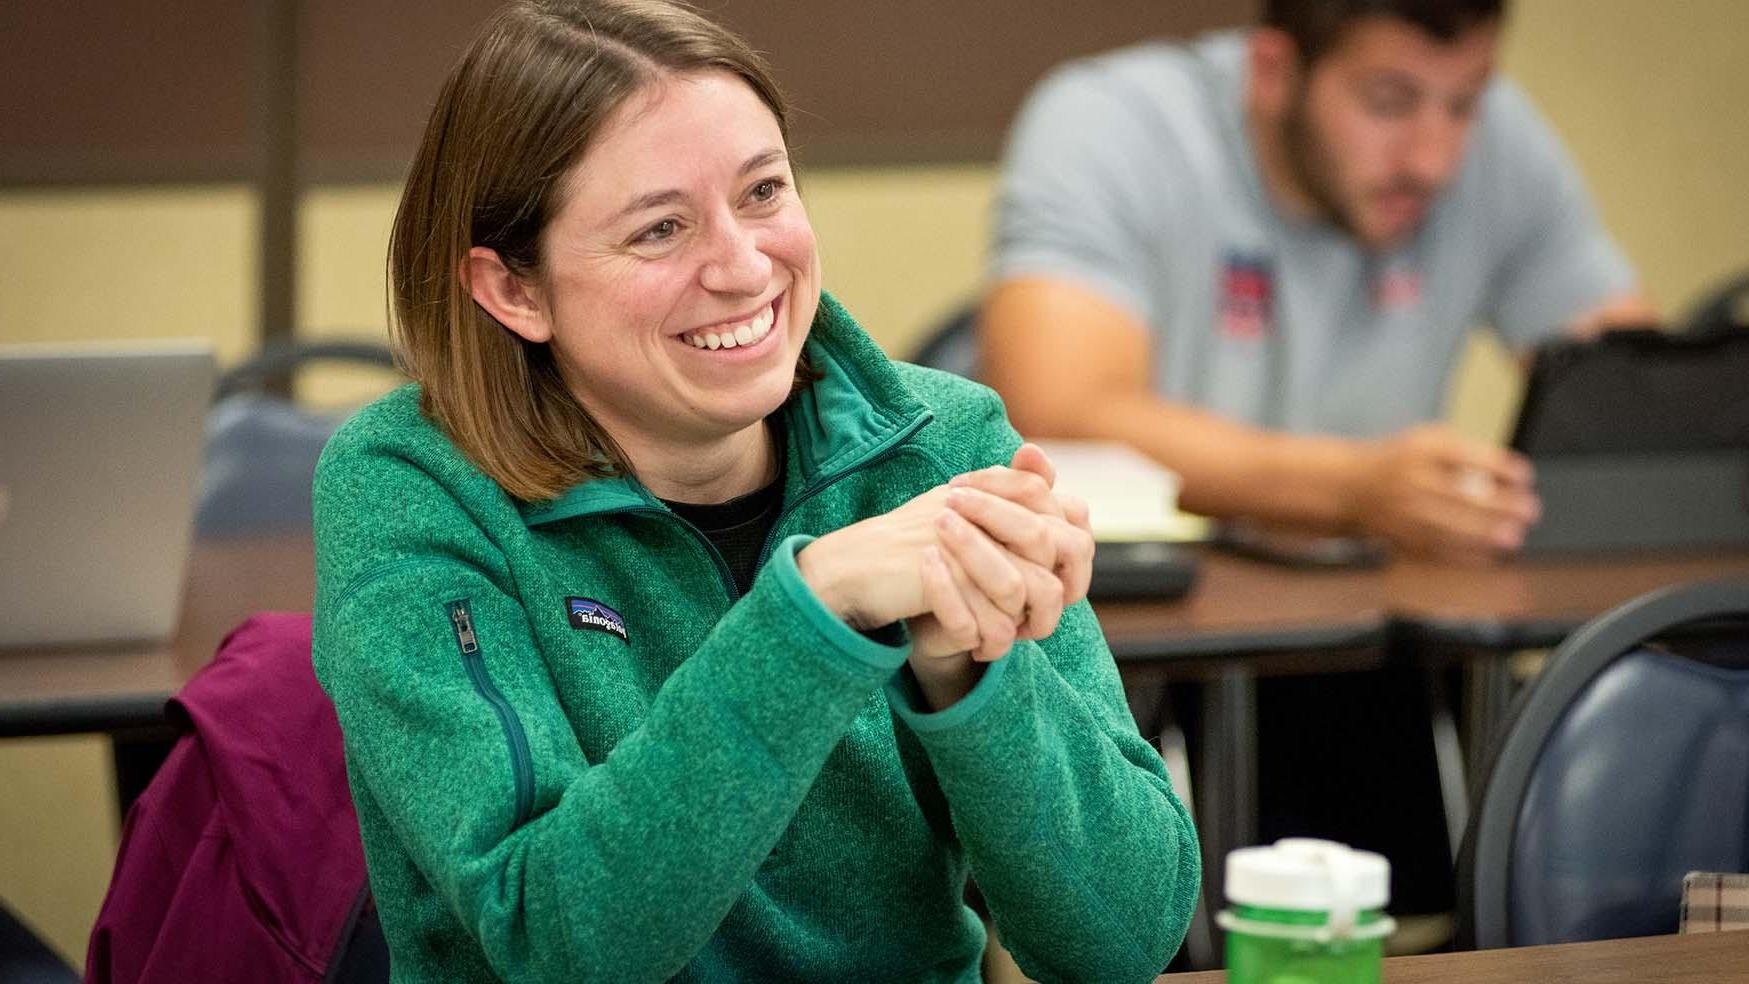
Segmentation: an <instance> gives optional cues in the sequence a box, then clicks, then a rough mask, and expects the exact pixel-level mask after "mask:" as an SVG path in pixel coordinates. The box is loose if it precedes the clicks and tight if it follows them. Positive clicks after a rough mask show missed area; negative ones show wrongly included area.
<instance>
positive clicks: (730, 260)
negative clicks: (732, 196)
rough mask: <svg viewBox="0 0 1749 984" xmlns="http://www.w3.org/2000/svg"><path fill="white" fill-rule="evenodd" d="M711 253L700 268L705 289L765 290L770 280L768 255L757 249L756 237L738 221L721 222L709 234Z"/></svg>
mask: <svg viewBox="0 0 1749 984" xmlns="http://www.w3.org/2000/svg"><path fill="white" fill-rule="evenodd" d="M709 248H710V253H709V255H708V256H707V257H706V258H705V262H704V267H703V269H701V270H700V271H699V282H700V283H701V284H702V285H703V286H704V288H705V289H706V290H709V291H713V292H716V293H721V294H748V295H756V294H761V293H764V291H765V288H766V286H767V285H769V284H770V283H771V257H769V256H766V255H765V253H764V252H763V251H762V250H761V249H760V248H759V238H758V236H756V235H755V234H754V231H753V230H752V229H749V228H747V227H745V226H743V225H741V224H740V223H738V222H728V223H724V224H723V225H722V226H720V227H719V229H718V231H717V233H716V234H715V235H714V236H712V237H711V241H710V247H709Z"/></svg>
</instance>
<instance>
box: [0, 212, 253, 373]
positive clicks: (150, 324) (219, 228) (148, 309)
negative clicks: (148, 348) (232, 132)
mask: <svg viewBox="0 0 1749 984" xmlns="http://www.w3.org/2000/svg"><path fill="white" fill-rule="evenodd" d="M256 214H257V213H256V207H255V199H254V197H253V195H252V194H251V192H250V191H249V190H247V189H245V188H241V187H226V186H212V187H206V188H172V189H101V190H96V189H94V190H55V191H47V190H44V191H7V192H4V193H0V271H4V272H3V273H0V342H21V341H31V342H58V341H87V340H98V339H138V338H172V337H186V336H196V337H203V338H210V339H212V340H213V343H214V345H215V346H216V347H217V349H218V352H219V355H220V358H221V359H223V360H224V361H233V360H235V359H237V358H239V357H240V356H242V355H243V354H244V353H245V352H247V351H248V350H250V349H251V348H252V347H253V344H254V338H255V315H256V285H257V272H256V263H255V236H256Z"/></svg>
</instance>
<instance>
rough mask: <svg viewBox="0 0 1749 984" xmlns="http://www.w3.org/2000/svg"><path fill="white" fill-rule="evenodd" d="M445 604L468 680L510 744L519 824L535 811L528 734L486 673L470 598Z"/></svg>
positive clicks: (532, 764)
mask: <svg viewBox="0 0 1749 984" xmlns="http://www.w3.org/2000/svg"><path fill="white" fill-rule="evenodd" d="M444 607H445V608H446V609H447V610H448V611H449V624H450V627H451V628H452V629H454V630H455V642H456V648H457V649H459V650H461V655H462V665H463V666H465V667H466V668H467V671H468V679H469V680H471V681H473V684H474V690H475V691H476V692H478V693H479V695H480V696H481V697H483V698H485V700H486V703H487V704H490V705H491V706H492V710H493V711H494V712H496V713H497V715H498V724H499V725H500V726H501V727H503V729H504V737H505V739H506V740H507V741H509V743H510V768H511V774H512V776H513V777H514V779H515V784H516V820H515V823H513V824H512V826H515V827H520V826H522V825H523V824H524V823H527V822H528V818H529V815H530V814H532V813H533V812H534V756H533V755H531V754H530V753H529V750H528V734H527V733H526V732H524V731H523V730H522V720H521V719H520V718H518V717H517V716H516V708H514V707H511V706H510V702H509V701H508V700H505V699H504V694H503V692H502V691H500V690H499V689H498V687H497V685H496V684H494V683H493V682H492V677H491V676H490V675H488V674H487V672H486V659H485V655H484V654H483V653H482V652H481V651H480V637H479V636H478V635H477V634H476V633H475V631H474V615H473V612H472V610H471V609H470V608H469V606H468V602H467V600H466V599H462V600H459V601H452V602H449V603H448V604H446V605H445V606H444Z"/></svg>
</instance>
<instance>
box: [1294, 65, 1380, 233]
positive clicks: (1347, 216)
mask: <svg viewBox="0 0 1749 984" xmlns="http://www.w3.org/2000/svg"><path fill="white" fill-rule="evenodd" d="M1306 88H1307V87H1306V86H1304V85H1302V86H1300V89H1299V92H1297V93H1296V94H1295V95H1294V100H1293V108H1292V109H1290V110H1288V113H1287V116H1286V117H1284V118H1283V119H1282V122H1281V135H1282V147H1283V149H1285V150H1286V152H1287V166H1288V170H1289V171H1291V172H1292V174H1293V179H1294V181H1295V182H1297V183H1298V184H1299V186H1300V191H1301V192H1302V193H1304V194H1305V196H1306V197H1307V198H1309V199H1311V200H1312V206H1313V207H1314V208H1315V209H1317V211H1318V213H1319V214H1320V215H1321V216H1322V217H1324V218H1325V219H1328V220H1329V221H1330V222H1331V223H1333V224H1334V225H1335V226H1336V227H1337V228H1339V229H1341V230H1342V231H1343V232H1346V233H1348V234H1349V235H1350V236H1353V237H1355V238H1356V239H1359V238H1361V233H1360V229H1359V227H1358V226H1357V224H1356V223H1355V217H1354V215H1353V211H1352V209H1350V208H1349V207H1348V206H1347V205H1346V204H1344V203H1343V201H1342V196H1341V195H1339V194H1337V191H1336V166H1335V164H1334V162H1332V161H1331V160H1330V154H1329V152H1328V151H1327V149H1326V145H1325V143H1324V141H1322V140H1320V139H1319V138H1318V135H1317V134H1316V133H1314V132H1313V130H1312V121H1311V114H1310V113H1308V112H1307V111H1306Z"/></svg>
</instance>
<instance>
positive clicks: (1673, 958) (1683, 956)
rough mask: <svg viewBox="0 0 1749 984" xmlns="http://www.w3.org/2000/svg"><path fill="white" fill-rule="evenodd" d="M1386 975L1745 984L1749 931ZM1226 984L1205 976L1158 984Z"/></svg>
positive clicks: (1487, 955)
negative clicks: (1743, 983) (1219, 983)
mask: <svg viewBox="0 0 1749 984" xmlns="http://www.w3.org/2000/svg"><path fill="white" fill-rule="evenodd" d="M1384 969H1385V973H1384V984H1741V982H1749V932H1741V931H1740V932H1734V933H1696V934H1694V935H1691V936H1646V937H1641V938H1639V939H1632V940H1605V941H1603V942H1598V943H1565V944H1561V945H1559V946H1527V947H1519V948H1516V949H1509V950H1477V951H1474V952H1470V953H1435V954H1429V955H1427V956H1418V957H1391V958H1389V959H1387V960H1386V961H1385V968H1384ZM1226 979H1227V976H1226V974H1225V972H1222V971H1203V972H1200V973H1195V974H1167V975H1164V976H1162V977H1160V978H1158V979H1157V980H1156V981H1155V984H1218V982H1224V981H1226Z"/></svg>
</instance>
